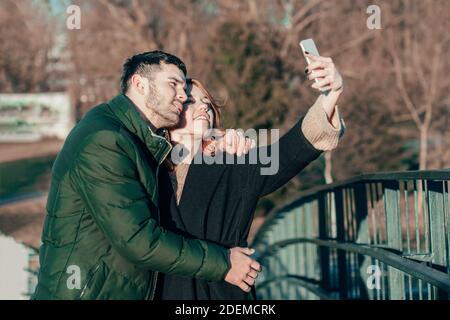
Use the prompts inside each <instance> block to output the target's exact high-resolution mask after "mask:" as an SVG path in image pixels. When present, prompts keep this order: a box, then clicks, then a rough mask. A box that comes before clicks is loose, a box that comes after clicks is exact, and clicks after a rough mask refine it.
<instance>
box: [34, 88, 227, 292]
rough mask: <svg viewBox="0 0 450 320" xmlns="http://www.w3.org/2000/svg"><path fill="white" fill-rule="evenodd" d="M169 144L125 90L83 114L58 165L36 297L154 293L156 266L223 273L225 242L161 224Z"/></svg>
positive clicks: (193, 273)
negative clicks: (161, 172) (162, 174)
mask: <svg viewBox="0 0 450 320" xmlns="http://www.w3.org/2000/svg"><path fill="white" fill-rule="evenodd" d="M170 150H171V146H170V144H169V143H168V141H167V140H165V139H164V138H162V137H160V136H158V135H155V134H153V133H152V132H151V130H150V129H149V127H148V126H147V124H146V122H145V121H144V120H143V119H142V118H141V116H140V115H139V113H138V111H137V110H136V107H135V106H134V105H133V103H132V102H131V100H129V99H128V98H127V97H126V96H125V95H118V96H116V97H115V98H114V99H112V100H111V101H110V102H108V103H105V104H101V105H99V106H97V107H95V108H94V109H92V110H91V111H90V112H89V113H88V114H86V116H85V117H84V118H83V119H82V120H81V121H80V122H79V123H78V124H77V125H76V126H75V128H74V129H73V130H72V132H71V133H70V134H69V136H68V137H67V139H66V142H65V144H64V147H63V149H62V150H61V152H60V153H59V155H58V157H57V158H56V161H55V163H54V166H53V170H52V182H51V187H50V191H49V195H48V201H47V216H46V218H45V223H44V230H43V234H42V242H43V244H42V247H41V249H40V272H39V279H38V285H37V288H36V291H35V293H34V295H33V297H32V298H33V299H152V298H153V295H154V290H155V286H156V278H157V271H159V272H163V273H169V274H176V275H181V276H185V277H190V278H194V277H195V278H199V279H206V280H212V281H216V280H222V279H224V277H225V274H226V272H227V270H228V251H227V249H226V248H224V247H220V246H218V245H216V244H214V243H209V242H206V241H201V240H195V239H186V238H183V237H182V236H179V235H176V234H174V233H171V232H168V231H166V230H164V229H162V228H161V227H160V226H159V211H158V183H157V181H158V179H157V177H158V169H159V166H160V165H161V163H162V161H163V160H164V159H165V157H166V156H167V155H168V154H169V152H170Z"/></svg>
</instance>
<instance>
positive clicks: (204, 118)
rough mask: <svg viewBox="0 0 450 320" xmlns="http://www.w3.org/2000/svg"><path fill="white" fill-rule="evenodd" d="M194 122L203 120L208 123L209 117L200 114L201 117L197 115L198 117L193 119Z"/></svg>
mask: <svg viewBox="0 0 450 320" xmlns="http://www.w3.org/2000/svg"><path fill="white" fill-rule="evenodd" d="M194 120H205V121H208V122H209V116H208V115H206V114H201V115H199V116H196V117H195V118H194Z"/></svg>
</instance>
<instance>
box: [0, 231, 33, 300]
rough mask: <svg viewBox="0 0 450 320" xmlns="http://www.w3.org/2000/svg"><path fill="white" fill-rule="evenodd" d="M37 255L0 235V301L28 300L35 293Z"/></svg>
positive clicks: (11, 239) (12, 239) (9, 238)
mask: <svg viewBox="0 0 450 320" xmlns="http://www.w3.org/2000/svg"><path fill="white" fill-rule="evenodd" d="M37 263H38V255H37V253H36V252H35V251H34V250H33V249H31V248H29V247H27V246H25V245H23V244H21V243H18V242H16V241H15V240H14V238H11V237H8V236H5V235H2V234H1V233H0V300H27V299H29V298H30V295H31V294H32V293H33V292H34V289H35V286H36V283H37V276H36V274H35V272H36V271H37Z"/></svg>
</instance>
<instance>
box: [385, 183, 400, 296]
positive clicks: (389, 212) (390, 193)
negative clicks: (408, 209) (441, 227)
mask: <svg viewBox="0 0 450 320" xmlns="http://www.w3.org/2000/svg"><path fill="white" fill-rule="evenodd" d="M383 187H384V188H383V189H384V190H383V191H384V192H383V193H384V212H385V217H386V237H387V245H388V246H389V247H390V248H393V249H398V250H400V251H402V247H403V245H402V230H401V224H400V202H399V196H398V193H399V190H400V185H399V182H398V181H388V182H385V183H383ZM388 270H389V298H390V299H391V300H404V299H405V285H404V279H403V274H402V273H401V271H399V270H397V269H395V268H392V267H388Z"/></svg>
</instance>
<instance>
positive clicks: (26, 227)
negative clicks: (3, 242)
mask: <svg viewBox="0 0 450 320" xmlns="http://www.w3.org/2000/svg"><path fill="white" fill-rule="evenodd" d="M46 200H47V195H44V196H42V197H39V198H33V199H28V200H24V201H19V202H14V203H11V204H7V205H3V206H0V230H1V232H2V233H4V234H5V235H7V236H10V237H13V238H14V239H15V240H16V241H18V242H22V243H24V244H26V245H28V246H31V247H35V248H39V246H40V241H41V233H42V226H43V223H44V218H45V203H46Z"/></svg>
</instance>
